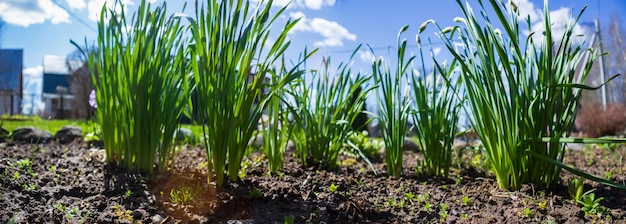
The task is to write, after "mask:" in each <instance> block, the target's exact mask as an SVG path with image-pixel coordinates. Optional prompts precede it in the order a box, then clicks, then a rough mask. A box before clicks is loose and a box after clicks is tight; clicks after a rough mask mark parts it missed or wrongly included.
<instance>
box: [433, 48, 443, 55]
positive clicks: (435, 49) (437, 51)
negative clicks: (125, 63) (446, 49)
mask: <svg viewBox="0 0 626 224" xmlns="http://www.w3.org/2000/svg"><path fill="white" fill-rule="evenodd" d="M440 52H441V48H440V47H436V48H433V55H435V56H437V55H439V53H440Z"/></svg>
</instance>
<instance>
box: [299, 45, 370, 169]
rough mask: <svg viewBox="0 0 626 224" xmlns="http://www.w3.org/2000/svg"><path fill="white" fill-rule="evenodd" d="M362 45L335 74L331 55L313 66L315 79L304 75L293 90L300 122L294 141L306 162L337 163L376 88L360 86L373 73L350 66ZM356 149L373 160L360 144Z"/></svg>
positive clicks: (317, 163)
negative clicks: (363, 71)
mask: <svg viewBox="0 0 626 224" xmlns="http://www.w3.org/2000/svg"><path fill="white" fill-rule="evenodd" d="M358 49H359V47H357V49H355V50H354V52H353V53H352V55H351V56H350V59H349V60H348V62H346V63H340V64H339V66H338V67H337V69H336V73H335V74H332V70H331V68H330V66H331V59H330V57H327V58H325V59H324V60H323V62H322V68H321V69H319V70H312V74H311V80H305V78H300V79H298V83H297V84H296V85H293V86H292V88H291V90H290V91H291V94H292V95H293V97H294V101H295V102H294V105H293V106H292V107H293V108H294V109H293V110H294V111H295V113H293V115H294V118H295V122H296V127H295V129H294V133H293V138H294V143H295V146H296V151H297V152H298V156H299V157H300V159H301V160H302V162H303V163H305V164H307V159H311V160H312V161H313V163H314V165H318V166H319V167H321V168H326V169H334V168H336V167H337V156H338V155H339V153H340V152H341V151H342V149H343V147H344V144H346V143H347V140H348V137H349V136H350V135H351V133H352V132H353V131H352V125H351V124H352V122H354V120H355V119H356V118H357V116H358V115H359V113H361V108H362V106H363V104H364V103H365V97H366V96H367V94H368V93H369V92H370V91H371V89H372V88H371V87H367V88H365V89H364V90H362V91H361V90H359V89H360V87H362V86H367V85H366V84H367V82H368V81H369V80H370V77H369V76H364V75H362V74H361V73H356V74H354V73H352V72H351V70H350V69H351V67H350V66H351V62H352V58H353V57H354V55H355V54H356V52H357V51H358ZM307 83H308V84H307ZM357 92H359V93H358V94H355V93H357ZM354 95H356V97H353V96H354ZM354 150H355V151H356V153H357V154H359V155H360V156H361V157H363V158H364V159H365V160H366V161H367V162H368V163H369V160H368V159H367V157H366V156H365V155H363V153H361V151H360V150H359V149H358V148H356V149H354ZM370 165H371V164H370Z"/></svg>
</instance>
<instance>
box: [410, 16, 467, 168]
mask: <svg viewBox="0 0 626 224" xmlns="http://www.w3.org/2000/svg"><path fill="white" fill-rule="evenodd" d="M430 22H431V20H429V21H426V22H425V23H424V24H423V25H421V26H420V29H419V33H418V35H417V45H418V47H419V49H420V57H421V67H422V70H421V71H420V72H419V74H412V75H411V87H412V90H413V103H414V105H415V108H414V111H413V113H412V115H413V121H414V123H415V127H416V131H417V139H418V141H417V144H418V145H419V146H420V147H419V148H420V150H421V151H422V153H423V155H424V161H422V162H418V164H419V165H420V166H421V168H422V169H421V170H423V171H424V172H425V173H427V174H431V175H437V176H444V177H448V173H449V171H450V166H451V164H452V151H453V150H454V139H455V137H456V134H457V133H456V132H457V124H458V123H459V122H458V121H459V116H460V115H459V114H460V111H461V108H462V107H461V106H462V100H459V99H457V92H458V91H460V87H461V82H458V80H453V79H454V78H455V77H457V76H458V72H456V69H457V67H458V61H457V60H453V61H452V63H451V64H449V65H446V63H440V62H439V61H438V60H437V59H436V58H435V55H434V54H433V53H432V49H431V50H430V52H431V55H430V59H428V60H429V61H431V62H432V64H433V66H434V68H433V69H432V71H427V70H426V63H425V61H426V60H427V59H425V57H424V49H423V48H422V43H421V39H420V34H421V33H422V32H424V30H425V29H426V26H427V25H428V24H429V23H430ZM429 43H430V40H429ZM429 78H430V79H429ZM453 82H454V84H452V83H453Z"/></svg>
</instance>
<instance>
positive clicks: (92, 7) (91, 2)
mask: <svg viewBox="0 0 626 224" xmlns="http://www.w3.org/2000/svg"><path fill="white" fill-rule="evenodd" d="M121 2H122V4H124V6H125V7H128V6H130V5H133V2H132V1H131V0H121ZM105 3H106V4H107V7H108V8H111V7H112V6H113V4H115V1H114V0H108V1H107V0H88V2H87V10H88V11H89V12H88V13H89V19H90V20H92V21H98V19H100V12H101V11H102V6H104V4H105ZM121 10H122V7H120V6H119V4H116V5H115V11H116V12H120V11H121Z"/></svg>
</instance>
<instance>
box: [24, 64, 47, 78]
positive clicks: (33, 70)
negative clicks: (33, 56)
mask: <svg viewBox="0 0 626 224" xmlns="http://www.w3.org/2000/svg"><path fill="white" fill-rule="evenodd" d="M22 76H23V77H24V78H31V79H32V78H41V77H43V66H41V65H37V66H35V67H30V68H25V69H24V70H22Z"/></svg>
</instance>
